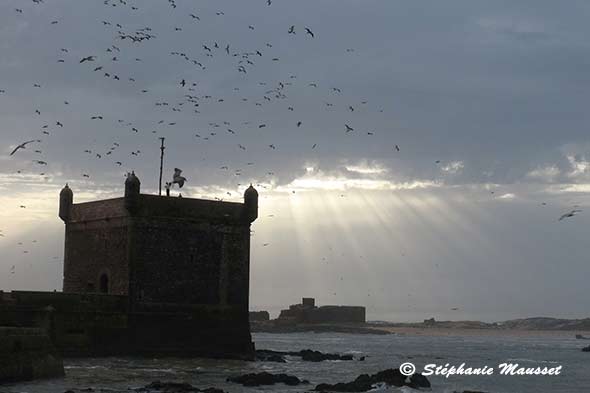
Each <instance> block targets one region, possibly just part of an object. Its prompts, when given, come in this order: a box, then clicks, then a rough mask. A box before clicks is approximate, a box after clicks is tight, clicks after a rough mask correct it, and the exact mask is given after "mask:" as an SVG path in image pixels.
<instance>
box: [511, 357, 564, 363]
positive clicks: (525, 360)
mask: <svg viewBox="0 0 590 393" xmlns="http://www.w3.org/2000/svg"><path fill="white" fill-rule="evenodd" d="M507 361H509V362H528V363H549V364H558V363H559V362H556V361H553V360H535V359H526V358H522V359H518V358H516V359H507Z"/></svg>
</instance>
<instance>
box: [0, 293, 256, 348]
mask: <svg viewBox="0 0 590 393" xmlns="http://www.w3.org/2000/svg"><path fill="white" fill-rule="evenodd" d="M0 295H1V296H0V326H13V327H39V328H43V329H45V331H47V332H48V336H49V338H50V339H51V341H52V342H53V343H54V345H55V347H56V348H57V350H58V351H59V353H61V354H63V356H67V357H71V356H85V357H86V356H116V355H160V356H166V355H169V356H203V357H220V358H240V359H251V358H252V357H253V355H254V345H253V343H252V337H251V335H250V328H249V324H248V312H247V311H246V312H244V311H243V310H242V309H241V307H238V306H220V305H192V304H171V303H138V304H136V305H135V307H134V310H133V311H130V310H129V308H128V298H127V297H125V296H109V295H98V294H65V293H59V292H11V293H5V294H3V295H2V294H1V293H0Z"/></svg>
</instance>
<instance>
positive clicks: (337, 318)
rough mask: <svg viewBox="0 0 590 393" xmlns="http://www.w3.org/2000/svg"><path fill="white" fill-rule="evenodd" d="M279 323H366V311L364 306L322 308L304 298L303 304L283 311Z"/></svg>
mask: <svg viewBox="0 0 590 393" xmlns="http://www.w3.org/2000/svg"><path fill="white" fill-rule="evenodd" d="M277 321H279V322H292V323H365V322H366V310H365V307H362V306H321V307H317V306H316V305H315V299H314V298H311V297H304V298H303V299H302V300H301V304H293V305H291V306H289V309H288V310H281V313H280V315H279V318H278V320H277Z"/></svg>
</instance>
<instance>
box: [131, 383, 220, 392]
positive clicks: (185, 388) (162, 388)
mask: <svg viewBox="0 0 590 393" xmlns="http://www.w3.org/2000/svg"><path fill="white" fill-rule="evenodd" d="M136 391H137V392H158V393H189V392H205V393H225V392H224V391H223V390H221V389H217V388H207V389H199V388H196V387H194V386H192V385H191V384H188V383H182V382H160V381H154V382H152V383H150V384H149V385H146V386H144V387H142V388H139V389H136Z"/></svg>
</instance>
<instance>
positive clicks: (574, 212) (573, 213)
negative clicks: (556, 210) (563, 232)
mask: <svg viewBox="0 0 590 393" xmlns="http://www.w3.org/2000/svg"><path fill="white" fill-rule="evenodd" d="M581 211H582V210H580V209H573V210H572V211H569V212H567V213H565V214H562V215H561V217H559V220H558V221H561V220H564V219H566V218H569V217H573V216H575V215H576V213H580V212H581Z"/></svg>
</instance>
